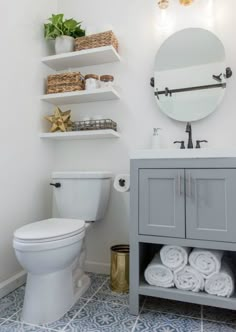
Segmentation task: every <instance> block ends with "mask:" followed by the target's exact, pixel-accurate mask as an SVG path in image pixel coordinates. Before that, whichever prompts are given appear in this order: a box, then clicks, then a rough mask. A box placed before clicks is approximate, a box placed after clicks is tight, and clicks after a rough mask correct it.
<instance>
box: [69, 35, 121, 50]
mask: <svg viewBox="0 0 236 332" xmlns="http://www.w3.org/2000/svg"><path fill="white" fill-rule="evenodd" d="M103 46H113V47H114V48H115V49H116V51H117V52H118V48H119V43H118V39H117V38H116V36H115V34H114V33H113V31H106V32H101V33H97V34H95V35H91V36H85V37H79V38H76V39H75V51H82V50H87V49H90V48H97V47H103Z"/></svg>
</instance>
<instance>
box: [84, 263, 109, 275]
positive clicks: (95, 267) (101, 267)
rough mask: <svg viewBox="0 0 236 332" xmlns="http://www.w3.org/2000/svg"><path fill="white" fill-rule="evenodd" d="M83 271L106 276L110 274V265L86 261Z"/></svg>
mask: <svg viewBox="0 0 236 332" xmlns="http://www.w3.org/2000/svg"><path fill="white" fill-rule="evenodd" d="M85 271H87V272H93V273H101V274H107V275H108V274H110V264H106V263H98V262H91V261H86V262H85Z"/></svg>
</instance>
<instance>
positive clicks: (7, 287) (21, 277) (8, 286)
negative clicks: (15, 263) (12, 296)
mask: <svg viewBox="0 0 236 332" xmlns="http://www.w3.org/2000/svg"><path fill="white" fill-rule="evenodd" d="M25 281H26V273H25V271H21V272H19V273H17V274H16V275H14V276H13V277H11V278H9V279H7V280H5V281H3V282H1V283H0V299H1V298H2V297H4V296H6V295H7V294H9V293H11V292H13V291H14V290H15V289H16V288H18V287H20V286H22V285H23V284H24V283H25Z"/></svg>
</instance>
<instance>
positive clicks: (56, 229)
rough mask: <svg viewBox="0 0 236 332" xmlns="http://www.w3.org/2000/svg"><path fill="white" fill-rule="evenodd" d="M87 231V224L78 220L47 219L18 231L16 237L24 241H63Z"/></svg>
mask: <svg viewBox="0 0 236 332" xmlns="http://www.w3.org/2000/svg"><path fill="white" fill-rule="evenodd" d="M84 230H85V222H84V221H83V220H78V219H56V218H52V219H46V220H42V221H37V222H34V223H31V224H28V225H25V226H23V227H21V228H19V229H17V230H16V231H15V233H14V237H15V238H16V239H19V240H23V241H42V240H52V239H54V240H55V239H62V238H66V237H69V236H72V235H76V234H78V233H81V232H83V231H84Z"/></svg>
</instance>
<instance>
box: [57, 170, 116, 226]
mask: <svg viewBox="0 0 236 332" xmlns="http://www.w3.org/2000/svg"><path fill="white" fill-rule="evenodd" d="M52 180H53V181H52V182H53V183H54V184H55V183H60V185H61V186H60V187H59V188H56V187H54V188H53V215H54V217H58V218H75V219H81V220H84V221H97V220H101V219H103V218H104V216H105V213H106V210H107V205H108V201H109V196H110V188H111V180H112V173H109V172H53V173H52Z"/></svg>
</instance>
